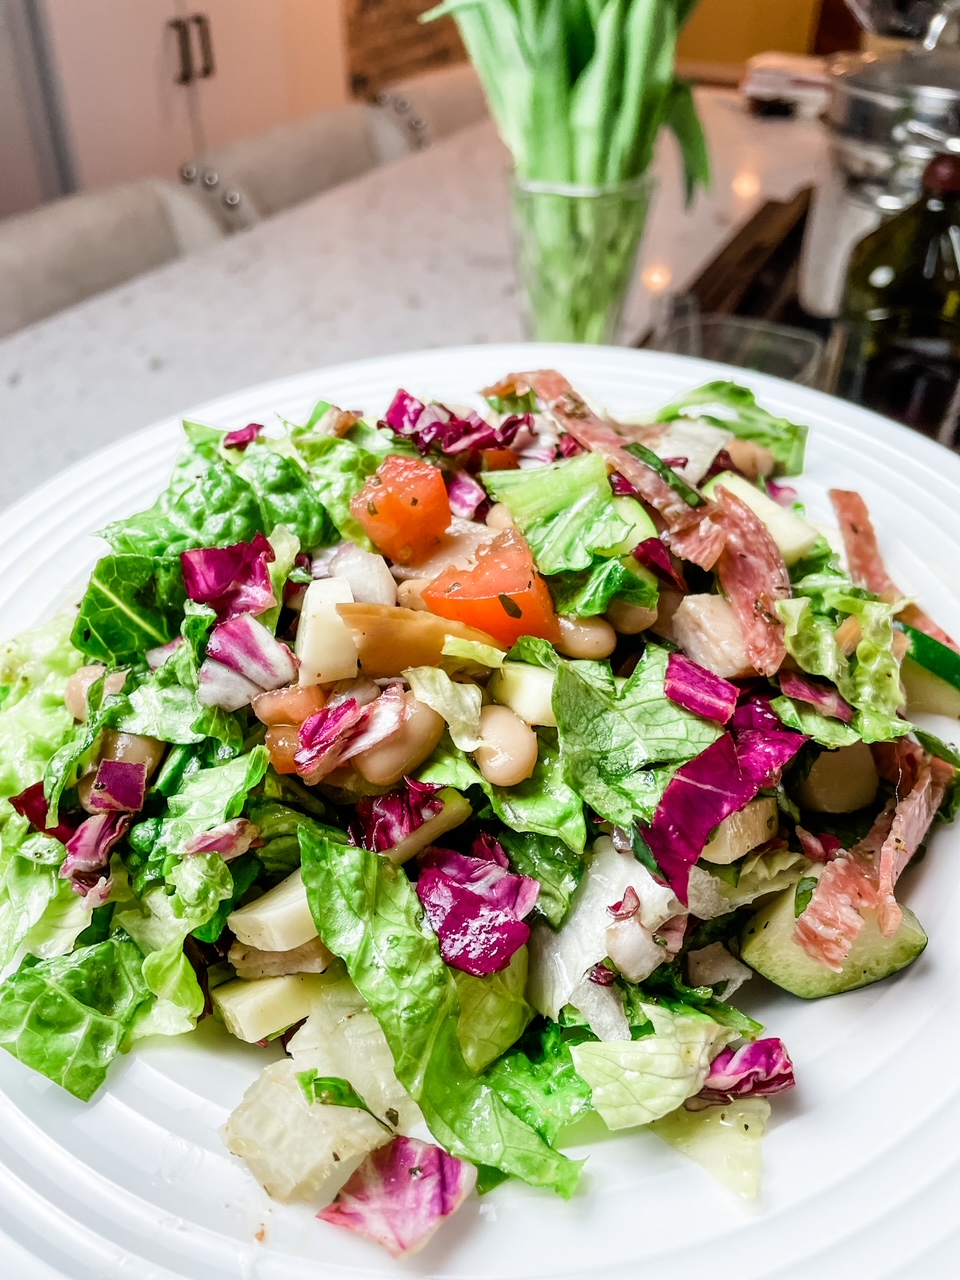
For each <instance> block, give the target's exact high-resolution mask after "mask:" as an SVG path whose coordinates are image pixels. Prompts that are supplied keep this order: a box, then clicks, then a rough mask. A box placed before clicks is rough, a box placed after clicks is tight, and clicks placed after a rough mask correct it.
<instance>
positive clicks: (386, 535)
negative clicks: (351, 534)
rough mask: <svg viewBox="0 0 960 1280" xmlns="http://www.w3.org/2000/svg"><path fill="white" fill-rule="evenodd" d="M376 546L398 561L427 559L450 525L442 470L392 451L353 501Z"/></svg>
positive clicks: (408, 561) (352, 509) (356, 513)
mask: <svg viewBox="0 0 960 1280" xmlns="http://www.w3.org/2000/svg"><path fill="white" fill-rule="evenodd" d="M350 510H351V512H352V513H353V515H354V517H355V518H356V519H357V520H359V522H360V524H362V525H363V528H364V531H365V533H366V534H367V537H368V538H369V539H370V541H371V542H372V543H373V544H374V546H375V547H376V548H377V550H378V551H381V552H383V554H384V555H385V556H389V557H390V559H391V560H393V561H394V562H395V563H397V564H409V563H410V562H411V561H413V560H422V559H425V558H426V557H427V556H428V555H429V554H430V552H431V551H432V550H433V549H434V548H435V547H436V546H437V544H438V543H439V541H440V539H441V538H442V537H443V535H444V534H445V533H446V531H447V527H448V526H449V524H450V518H451V517H450V501H449V499H448V498H447V489H446V486H445V485H444V483H443V476H442V474H441V473H440V471H439V470H438V469H437V468H436V467H433V466H431V465H430V463H429V462H422V461H421V460H420V459H419V458H401V457H399V456H398V455H397V454H391V455H390V457H389V458H387V460H386V461H385V462H384V463H383V465H382V466H381V467H380V468H379V469H378V470H377V472H376V473H375V474H374V475H372V476H371V477H370V479H369V480H368V481H367V483H366V484H365V485H364V486H363V488H362V489H361V490H360V492H359V493H358V494H357V496H356V497H355V498H354V499H353V500H352V502H351V503H350Z"/></svg>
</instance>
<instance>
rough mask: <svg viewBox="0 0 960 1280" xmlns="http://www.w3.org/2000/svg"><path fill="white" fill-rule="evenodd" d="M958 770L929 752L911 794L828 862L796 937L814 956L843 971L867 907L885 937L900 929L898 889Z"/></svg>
mask: <svg viewBox="0 0 960 1280" xmlns="http://www.w3.org/2000/svg"><path fill="white" fill-rule="evenodd" d="M954 772H955V771H954V768H953V766H952V765H949V764H947V763H946V762H945V761H943V760H938V759H937V758H936V757H934V756H929V755H925V756H924V759H923V761H922V763H921V764H920V765H919V771H918V774H917V776H916V779H915V781H914V782H913V783H912V785H911V786H910V789H909V790H908V791H906V794H903V795H902V798H901V799H899V800H897V801H896V802H894V801H892V800H891V801H890V802H889V803H888V804H887V806H886V808H885V809H884V810H883V812H882V813H881V814H880V815H879V817H878V818H877V820H876V821H875V822H874V824H873V826H872V827H871V829H870V831H869V832H868V833H867V835H866V836H865V837H864V838H863V840H861V841H860V843H859V844H857V845H855V846H854V848H853V849H851V850H850V851H849V853H847V852H844V851H841V852H840V853H839V854H838V856H837V857H836V858H835V859H834V860H833V861H832V862H829V863H828V864H827V866H826V869H825V870H824V872H823V874H822V875H821V877H820V880H819V882H818V884H817V887H816V889H814V891H813V896H812V897H811V899H810V901H809V903H808V904H807V907H806V909H805V910H804V911H803V912H802V914H801V915H800V917H799V919H798V920H797V924H796V928H795V930H794V935H793V937H794V941H795V942H796V943H797V944H798V945H799V946H801V947H803V949H804V951H806V953H807V954H808V955H809V956H812V957H813V959H814V960H819V961H820V962H821V964H825V965H826V966H827V967H828V968H829V969H833V970H834V971H835V972H837V973H839V972H840V970H841V969H842V968H843V962H844V960H846V958H847V956H848V955H849V954H850V948H851V947H852V946H853V944H854V942H855V941H856V939H857V937H858V935H859V933H860V930H861V929H862V928H863V915H862V910H863V909H866V908H873V909H876V911H877V922H878V924H879V926H880V932H881V933H882V934H883V936H884V937H886V938H892V937H893V935H894V934H895V933H896V932H897V929H898V928H899V927H900V922H901V921H902V919H903V913H902V911H901V910H900V906H899V904H898V902H897V900H896V898H895V897H894V888H895V886H896V883H897V881H898V880H899V878H900V876H901V874H902V872H903V869H904V867H906V865H907V864H908V863H909V861H910V859H911V858H912V857H913V855H914V854H915V853H916V851H917V849H918V848H919V846H920V842H921V841H922V840H923V838H924V836H925V835H926V834H927V831H928V830H929V828H930V824H931V822H932V821H933V819H934V816H935V815H936V812H937V810H938V809H939V808H940V805H941V803H942V802H943V798H944V795H945V794H946V790H947V787H948V786H949V785H950V782H951V781H952V779H953V775H954Z"/></svg>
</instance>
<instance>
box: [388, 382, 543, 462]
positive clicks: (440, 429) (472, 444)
mask: <svg viewBox="0 0 960 1280" xmlns="http://www.w3.org/2000/svg"><path fill="white" fill-rule="evenodd" d="M383 421H384V423H385V424H386V426H388V427H390V428H391V429H392V430H393V431H395V432H396V433H397V435H401V436H405V437H406V438H407V439H409V440H412V441H413V443H414V444H415V445H416V447H417V449H418V450H419V451H420V453H427V452H428V451H429V450H430V448H431V447H432V446H436V448H438V449H439V450H440V452H441V453H446V454H458V453H465V452H467V451H468V450H472V449H498V448H504V447H506V446H507V445H510V444H512V443H513V440H514V437H515V436H516V434H517V432H518V431H519V430H520V428H521V427H523V426H528V425H529V422H530V415H529V414H524V415H522V416H514V417H511V418H507V419H506V421H505V422H503V423H502V424H501V425H500V426H499V427H493V426H491V425H490V423H489V422H486V421H484V419H483V418H481V417H480V415H479V414H478V413H475V412H473V411H471V412H470V413H468V414H467V416H466V417H465V418H459V417H457V416H456V414H454V413H452V412H451V411H450V410H449V409H445V408H444V407H443V405H440V404H424V403H423V401H422V400H417V399H416V397H415V396H412V395H410V393H409V392H407V391H402V390H401V391H398V392H397V394H396V395H395V396H394V398H393V402H392V404H391V405H390V407H389V409H388V410H387V412H386V414H385V415H384V419H383Z"/></svg>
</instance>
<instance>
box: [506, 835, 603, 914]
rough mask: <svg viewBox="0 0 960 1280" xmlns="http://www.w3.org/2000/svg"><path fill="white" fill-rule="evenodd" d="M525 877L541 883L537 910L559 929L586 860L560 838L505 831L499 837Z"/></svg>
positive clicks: (511, 862) (517, 868)
mask: <svg viewBox="0 0 960 1280" xmlns="http://www.w3.org/2000/svg"><path fill="white" fill-rule="evenodd" d="M496 838H497V839H498V840H499V841H500V843H501V844H502V845H503V847H504V849H505V850H506V852H507V855H508V856H509V858H510V865H511V866H512V867H513V869H514V870H515V871H519V873H520V874H521V875H522V876H530V877H531V878H532V879H534V880H537V881H539V884H540V896H539V897H538V898H537V910H538V911H540V912H541V914H542V915H544V916H546V918H547V919H548V920H549V921H550V923H551V924H552V925H553V927H554V928H555V929H559V928H560V926H561V925H562V924H563V922H564V920H565V919H566V915H567V912H568V911H569V910H570V903H571V901H572V899H573V895H574V894H575V893H576V891H577V885H578V884H579V883H580V881H581V879H582V878H583V872H584V867H585V863H584V858H583V854H582V853H577V852H576V851H575V850H573V849H571V848H570V846H569V845H568V844H565V843H564V841H563V840H560V839H559V838H558V837H556V836H549V835H544V834H543V833H541V832H534V831H510V830H506V829H504V830H502V831H499V832H498V833H497V837H496Z"/></svg>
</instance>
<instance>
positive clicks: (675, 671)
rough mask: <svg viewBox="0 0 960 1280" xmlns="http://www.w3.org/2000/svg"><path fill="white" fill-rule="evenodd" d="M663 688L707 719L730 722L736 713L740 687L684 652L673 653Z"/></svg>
mask: <svg viewBox="0 0 960 1280" xmlns="http://www.w3.org/2000/svg"><path fill="white" fill-rule="evenodd" d="M663 691H664V693H665V694H666V696H667V697H668V698H669V699H670V701H671V702H675V703H676V705H677V706H678V707H683V708H684V710H685V711H692V712H693V714H694V715H697V716H703V718H704V719H705V720H716V722H717V723H718V724H726V723H727V721H728V720H729V719H730V717H731V716H732V715H733V713H734V711H735V709H736V706H737V699H738V698H739V696H740V690H739V689H738V688H737V686H736V685H735V684H731V683H730V681H729V680H724V679H723V677H722V676H718V675H714V673H713V672H712V671H707V669H706V668H705V667H701V666H700V665H699V663H696V662H694V661H693V660H692V659H690V658H688V657H687V656H686V655H685V654H682V653H671V655H670V658H669V660H668V661H667V676H666V680H665V681H664V686H663Z"/></svg>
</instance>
